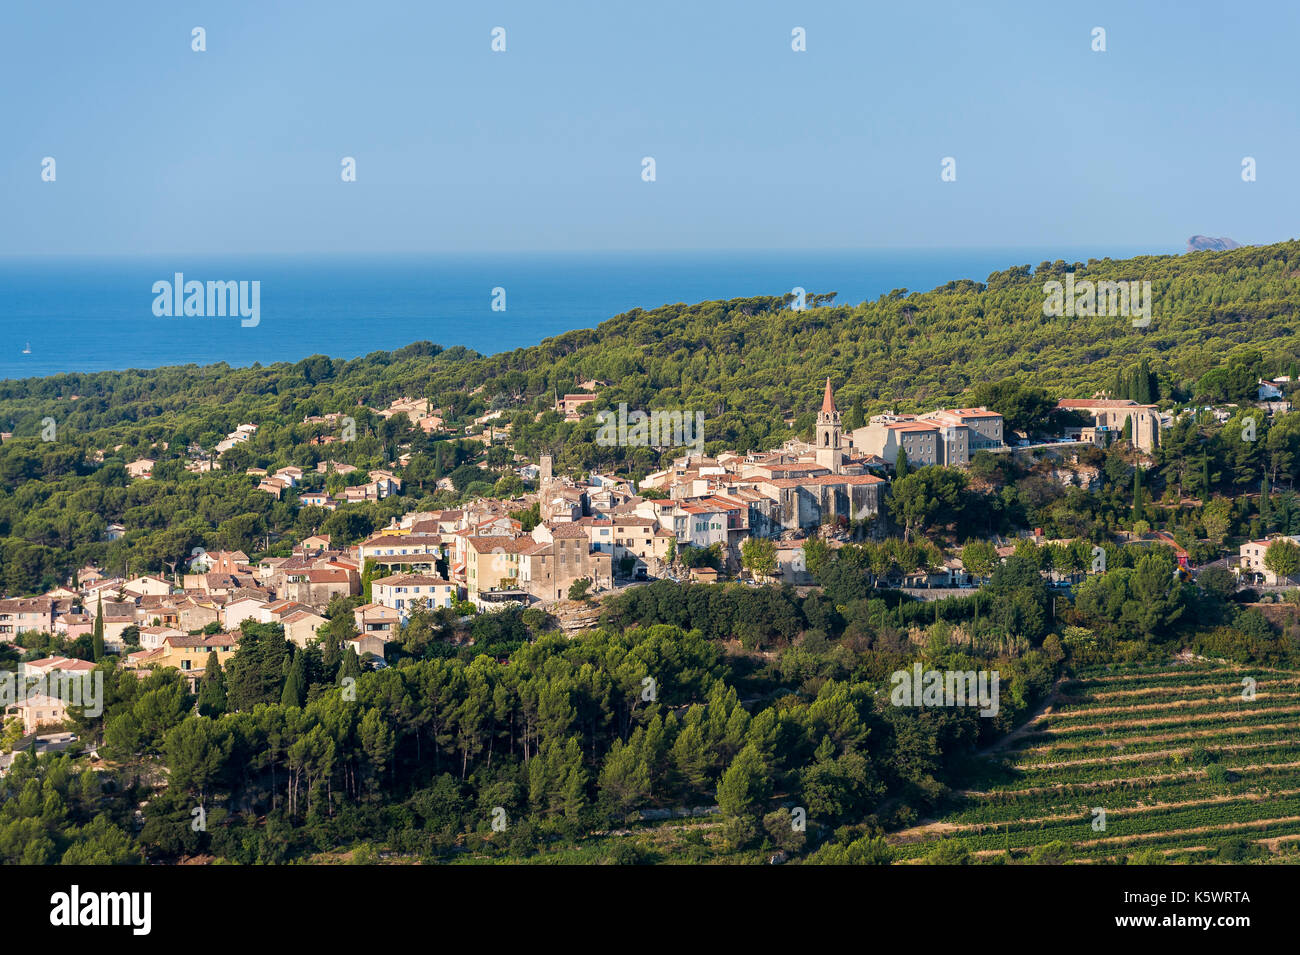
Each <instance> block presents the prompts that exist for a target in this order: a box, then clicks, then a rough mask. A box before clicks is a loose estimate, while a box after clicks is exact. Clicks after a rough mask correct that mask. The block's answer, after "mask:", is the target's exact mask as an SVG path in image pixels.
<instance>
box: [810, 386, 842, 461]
mask: <svg viewBox="0 0 1300 955" xmlns="http://www.w3.org/2000/svg"><path fill="white" fill-rule="evenodd" d="M816 441H817V463H818V464H820V465H821V466H822V467H824V468H829V469H830V472H831V473H832V474H839V473H840V468H841V466H842V465H843V463H844V451H843V449H842V448H841V447H840V412H839V409H838V408H836V407H835V395H834V394H833V393H832V391H831V380H830V379H829V378H827V379H826V393H825V394H824V395H823V396H822V409H821V411H819V412H817V438H816Z"/></svg>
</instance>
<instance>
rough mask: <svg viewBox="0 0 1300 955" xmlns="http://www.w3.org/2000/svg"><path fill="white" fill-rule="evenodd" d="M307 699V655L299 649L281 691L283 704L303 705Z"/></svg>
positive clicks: (281, 702) (281, 703)
mask: <svg viewBox="0 0 1300 955" xmlns="http://www.w3.org/2000/svg"><path fill="white" fill-rule="evenodd" d="M306 699H307V657H306V655H305V654H304V653H303V652H302V651H299V652H298V653H295V654H294V655H293V665H292V666H290V667H289V675H288V677H286V678H285V681H284V690H283V691H282V692H281V693H280V705H281V706H302V704H303V703H304V702H305V701H306Z"/></svg>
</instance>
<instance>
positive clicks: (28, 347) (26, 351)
mask: <svg viewBox="0 0 1300 955" xmlns="http://www.w3.org/2000/svg"><path fill="white" fill-rule="evenodd" d="M31 353H32V343H31V342H28V343H27V345H26V347H24V348H23V354H24V355H30V354H31Z"/></svg>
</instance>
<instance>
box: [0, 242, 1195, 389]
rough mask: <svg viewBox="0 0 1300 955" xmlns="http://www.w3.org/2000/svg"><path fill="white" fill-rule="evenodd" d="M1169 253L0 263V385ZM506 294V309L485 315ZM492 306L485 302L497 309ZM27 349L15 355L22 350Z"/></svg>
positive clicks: (293, 355)
mask: <svg viewBox="0 0 1300 955" xmlns="http://www.w3.org/2000/svg"><path fill="white" fill-rule="evenodd" d="M1179 251H1181V249H1180V248H1177V247H1173V246H1170V247H1169V248H1163V249H1155V248H1134V247H1125V248H1083V249H1081V248H1072V247H1065V246H1063V247H1061V248H1039V249H979V250H973V249H970V250H961V249H955V250H953V249H949V250H935V249H926V250H862V251H834V252H814V251H798V252H760V253H742V252H734V253H718V252H710V253H698V252H694V253H687V252H662V253H639V252H609V253H572V254H569V253H566V254H510V255H487V254H483V255H454V256H453V255H440V256H432V255H431V256H415V255H404V256H374V257H343V256H327V257H306V256H302V257H295V256H279V257H268V256H260V257H254V256H247V257H233V256H232V257H212V256H185V255H172V256H158V257H122V258H114V257H95V258H36V257H32V258H10V259H3V260H0V379H4V378H26V377H30V376H40V375H51V374H56V373H59V372H94V371H107V370H122V369H127V368H157V367H160V366H163V365H184V364H189V363H196V364H210V363H215V362H226V363H228V364H230V365H234V366H249V365H253V364H254V363H261V364H264V365H265V364H271V363H273V362H278V361H297V360H299V359H301V358H304V357H306V356H308V355H313V354H325V355H329V356H331V357H334V358H355V357H357V356H359V355H365V354H368V353H370V352H373V351H379V350H389V349H394V348H400V347H401V346H403V345H407V344H409V343H411V342H413V341H421V340H427V341H432V342H436V343H438V344H440V345H442V346H444V347H451V346H453V345H464V346H466V347H468V348H471V349H474V350H475V351H478V352H482V353H484V354H491V353H494V352H499V351H508V350H510V349H514V348H520V347H526V346H529V345H535V344H537V343H538V342H540V341H542V339H544V338H548V337H551V336H554V335H558V334H561V333H562V332H566V331H570V330H572V329H578V328H594V327H595V326H596V325H598V324H599V323H600V322H602V321H604V320H605V319H608V318H611V317H613V316H614V315H617V314H619V313H620V312H625V311H627V310H629V309H632V308H638V307H639V308H647V309H648V308H654V307H656V306H659V305H664V304H669V303H675V302H700V301H708V300H711V299H725V298H735V297H739V296H749V295H781V294H784V293H786V292H789V291H791V290H792V289H793V288H795V287H796V286H798V287H801V288H804V289H806V290H807V291H808V292H809V293H814V292H817V293H821V292H831V291H834V292H838V293H839V296H838V298H837V299H836V302H837V303H838V304H857V303H859V302H862V301H865V300H872V299H875V298H876V297H878V296H879V295H881V294H882V293H885V292H889V291H891V290H892V289H896V288H906V289H910V290H912V291H925V290H929V289H932V288H934V287H936V286H939V285H943V284H944V283H946V282H949V281H952V280H954V279H975V280H977V281H982V280H984V279H985V278H986V277H987V276H988V274H989V273H990V272H993V271H997V270H1001V269H1005V268H1007V267H1008V266H1011V265H1020V264H1024V263H1030V264H1031V265H1037V264H1038V263H1039V262H1042V261H1044V260H1056V259H1065V260H1066V261H1068V262H1072V261H1087V259H1089V258H1104V257H1106V256H1110V257H1112V258H1126V257H1128V256H1132V255H1140V254H1169V253H1177V252H1179ZM178 272H179V273H182V274H183V275H184V280H185V281H186V282H189V281H191V280H197V281H200V282H208V281H246V282H254V281H256V282H259V283H260V316H259V321H258V323H257V325H256V326H255V327H245V326H244V325H243V324H242V323H241V320H240V318H239V317H237V316H236V317H214V318H208V317H193V316H192V317H179V318H178V317H175V316H172V317H159V316H156V315H155V314H154V301H155V298H156V296H155V293H154V291H153V287H154V283H155V282H159V281H167V282H172V281H173V277H174V275H175V274H176V273H178ZM494 289H504V305H505V310H504V311H493V308H492V305H493V300H494ZM500 298H501V296H500V294H499V293H498V294H497V296H496V299H497V303H498V305H499V304H501V302H500ZM28 350H29V351H28Z"/></svg>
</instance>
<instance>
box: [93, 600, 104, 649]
mask: <svg viewBox="0 0 1300 955" xmlns="http://www.w3.org/2000/svg"><path fill="white" fill-rule="evenodd" d="M91 647H92V648H93V651H94V652H93V654H92V656H94V658H95V662H96V663H98V662H99V661H100V660H102V659H104V595H103V594H102V593H101V594H100V595H99V606H98V607H97V608H96V610H95V629H94V631H93V632H92V635H91Z"/></svg>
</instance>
